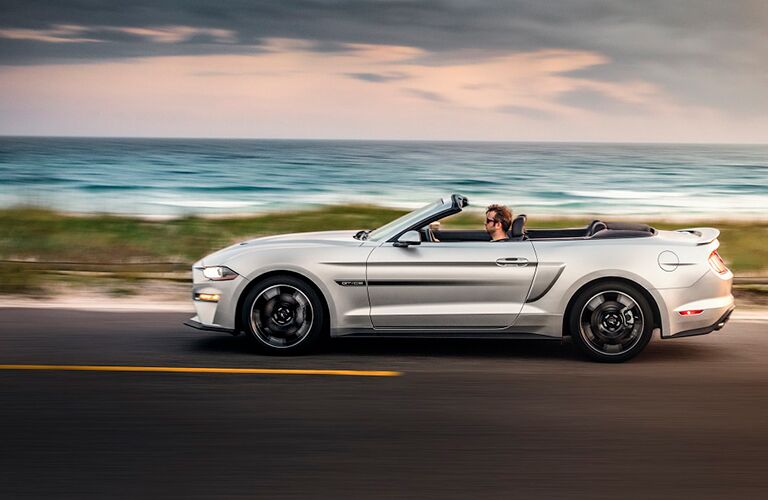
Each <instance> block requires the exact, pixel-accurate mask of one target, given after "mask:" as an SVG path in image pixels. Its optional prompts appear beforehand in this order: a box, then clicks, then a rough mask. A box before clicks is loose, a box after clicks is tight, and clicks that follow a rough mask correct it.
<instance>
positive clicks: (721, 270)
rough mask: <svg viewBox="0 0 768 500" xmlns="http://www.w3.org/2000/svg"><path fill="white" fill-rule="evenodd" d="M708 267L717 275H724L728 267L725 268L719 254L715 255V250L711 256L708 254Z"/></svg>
mask: <svg viewBox="0 0 768 500" xmlns="http://www.w3.org/2000/svg"><path fill="white" fill-rule="evenodd" d="M707 260H708V261H709V266H710V267H711V268H712V269H713V270H714V271H715V272H716V273H718V274H725V273H727V272H728V267H726V265H725V262H723V258H722V257H720V254H719V253H717V250H714V251H713V252H712V253H711V254H709V259H707Z"/></svg>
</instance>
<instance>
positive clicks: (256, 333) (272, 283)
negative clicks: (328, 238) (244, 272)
mask: <svg viewBox="0 0 768 500" xmlns="http://www.w3.org/2000/svg"><path fill="white" fill-rule="evenodd" d="M241 314H242V324H243V326H244V327H245V328H244V329H245V331H246V333H248V335H249V337H250V338H251V339H252V340H253V341H254V342H255V343H256V345H257V347H258V348H259V349H260V350H261V351H262V352H264V353H266V354H278V355H281V354H282V355H290V354H300V353H304V352H307V351H309V350H310V349H311V348H313V347H315V345H316V344H317V343H318V342H319V341H320V339H321V338H322V334H323V325H324V322H325V317H324V312H323V304H322V302H321V298H320V296H319V295H318V294H317V292H315V290H314V289H312V287H310V286H309V285H307V284H306V283H305V282H304V281H302V280H300V279H297V278H294V277H292V276H273V277H270V278H267V279H265V280H263V281H262V282H260V283H259V284H258V285H256V286H255V287H254V288H252V289H251V290H250V291H249V292H248V295H246V297H245V299H244V300H243V307H242V310H241Z"/></svg>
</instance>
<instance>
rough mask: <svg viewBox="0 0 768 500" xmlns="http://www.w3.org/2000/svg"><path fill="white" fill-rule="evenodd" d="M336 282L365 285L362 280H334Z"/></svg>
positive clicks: (346, 284) (344, 284)
mask: <svg viewBox="0 0 768 500" xmlns="http://www.w3.org/2000/svg"><path fill="white" fill-rule="evenodd" d="M336 283H338V284H339V285H341V286H365V281H363V280H336Z"/></svg>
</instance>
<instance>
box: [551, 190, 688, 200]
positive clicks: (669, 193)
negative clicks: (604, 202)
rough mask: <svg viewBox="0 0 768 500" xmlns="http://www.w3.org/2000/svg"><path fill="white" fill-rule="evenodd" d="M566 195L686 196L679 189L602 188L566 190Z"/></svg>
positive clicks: (631, 197)
mask: <svg viewBox="0 0 768 500" xmlns="http://www.w3.org/2000/svg"><path fill="white" fill-rule="evenodd" d="M565 194H566V195H569V196H576V197H579V198H606V199H609V200H626V199H634V200H653V199H659V198H667V197H678V196H685V193H680V192H677V191H633V190H631V189H601V190H598V191H581V190H576V191H565Z"/></svg>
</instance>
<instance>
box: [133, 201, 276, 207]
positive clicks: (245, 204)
mask: <svg viewBox="0 0 768 500" xmlns="http://www.w3.org/2000/svg"><path fill="white" fill-rule="evenodd" d="M148 203H152V204H155V205H165V206H170V207H186V208H247V207H256V206H260V205H266V202H263V201H235V200H151V201H149V202H148Z"/></svg>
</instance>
